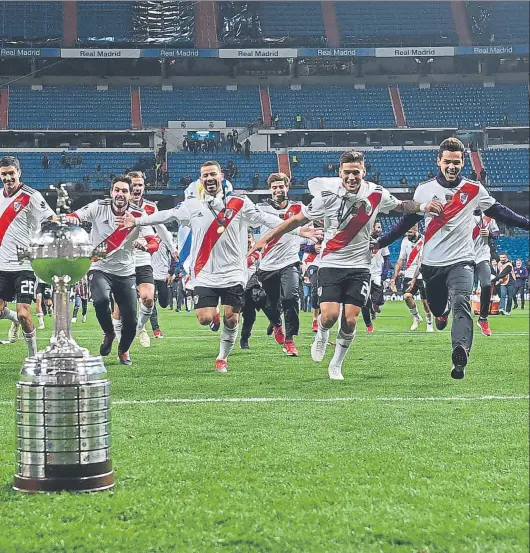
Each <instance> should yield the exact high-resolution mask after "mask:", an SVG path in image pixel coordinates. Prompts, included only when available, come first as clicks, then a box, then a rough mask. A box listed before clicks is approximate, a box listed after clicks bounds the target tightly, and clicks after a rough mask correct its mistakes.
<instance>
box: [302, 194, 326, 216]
mask: <svg viewBox="0 0 530 553" xmlns="http://www.w3.org/2000/svg"><path fill="white" fill-rule="evenodd" d="M302 213H303V214H304V217H305V218H306V219H309V220H310V221H318V220H319V219H324V216H325V215H326V204H325V202H324V198H322V196H321V195H320V194H319V195H317V196H314V197H313V199H312V200H311V202H310V203H309V204H308V205H304V206H302Z"/></svg>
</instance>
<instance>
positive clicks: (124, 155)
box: [17, 151, 153, 189]
mask: <svg viewBox="0 0 530 553" xmlns="http://www.w3.org/2000/svg"><path fill="white" fill-rule="evenodd" d="M66 155H67V159H68V160H69V161H70V168H66V167H63V166H62V165H61V152H48V153H47V156H48V159H49V160H50V167H49V169H43V168H42V156H43V152H20V153H19V154H18V155H17V157H18V158H19V160H20V163H21V166H22V181H23V182H24V183H25V184H27V185H28V186H31V187H33V188H39V189H43V188H48V187H49V186H50V185H51V184H58V183H61V182H71V183H78V182H79V183H81V182H83V177H84V176H85V175H87V176H88V182H87V184H88V185H89V186H90V188H108V186H109V182H110V181H109V175H110V174H111V173H112V174H115V175H117V174H120V173H122V172H125V170H126V169H129V170H132V169H136V168H140V167H139V166H138V164H139V161H140V158H144V159H145V164H144V166H145V165H147V167H150V166H151V165H152V160H153V155H152V154H150V153H147V152H145V153H138V152H136V153H134V152H109V151H106V152H76V151H68V152H66ZM76 158H79V161H81V163H79V164H78V163H77V162H76V161H77V160H76ZM98 164H101V173H100V175H98V173H97V171H96V168H97V166H98Z"/></svg>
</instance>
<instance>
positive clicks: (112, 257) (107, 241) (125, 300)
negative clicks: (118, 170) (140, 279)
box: [67, 175, 159, 365]
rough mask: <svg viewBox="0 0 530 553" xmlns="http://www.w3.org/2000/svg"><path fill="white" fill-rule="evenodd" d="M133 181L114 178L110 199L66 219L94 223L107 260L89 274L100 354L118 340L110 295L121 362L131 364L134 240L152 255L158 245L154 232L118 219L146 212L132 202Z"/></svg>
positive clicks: (97, 244) (96, 241)
mask: <svg viewBox="0 0 530 553" xmlns="http://www.w3.org/2000/svg"><path fill="white" fill-rule="evenodd" d="M131 189H132V181H131V179H130V178H129V177H127V176H125V175H119V176H117V177H114V178H113V179H112V184H111V189H110V198H107V199H103V200H96V201H94V202H91V203H89V204H88V205H86V206H85V207H82V208H81V209H78V210H76V211H74V212H73V213H72V214H71V215H68V216H67V219H68V220H69V221H71V222H72V223H74V224H79V223H80V222H81V223H84V222H88V223H92V231H91V233H90V238H91V241H92V245H93V246H94V247H101V248H103V249H104V251H105V254H106V257H105V258H104V259H101V260H97V261H95V262H93V263H92V266H91V268H90V271H89V273H88V282H89V285H90V293H91V295H92V300H93V302H94V310H95V311H96V317H97V319H98V322H99V324H100V326H101V328H102V330H103V332H104V338H103V343H102V344H101V346H100V348H99V352H100V354H101V355H103V356H106V355H109V354H110V352H111V351H112V342H113V341H114V338H115V333H114V327H113V325H112V317H111V311H110V302H111V294H112V296H113V297H114V300H115V301H116V303H117V304H118V307H119V309H120V313H121V316H122V320H123V329H122V333H121V337H120V340H119V344H118V359H119V361H120V363H121V364H122V365H130V364H131V363H132V362H131V359H130V356H129V348H130V346H131V344H132V342H133V340H134V337H135V335H136V322H137V320H136V276H135V270H134V269H135V268H134V250H135V241H136V240H137V239H138V238H139V237H141V238H143V239H145V244H146V246H145V249H146V250H147V251H148V252H150V253H152V252H154V251H156V250H157V249H158V245H159V242H158V241H157V240H156V238H155V236H154V231H153V229H149V228H148V229H144V230H143V231H141V232H140V231H139V230H138V229H137V230H131V229H125V228H123V227H122V226H120V225H119V223H118V222H117V221H118V217H119V216H120V215H124V214H125V213H130V214H131V216H132V217H141V216H142V215H143V214H144V212H143V211H142V210H140V208H137V207H135V206H133V205H132V204H131V203H130V197H131Z"/></svg>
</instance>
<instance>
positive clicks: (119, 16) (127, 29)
mask: <svg viewBox="0 0 530 553" xmlns="http://www.w3.org/2000/svg"><path fill="white" fill-rule="evenodd" d="M134 6H135V2H78V3H77V20H78V37H79V39H80V40H81V41H88V40H89V39H93V40H94V39H95V40H101V39H103V40H106V41H111V42H120V41H123V40H129V39H130V37H131V34H132V32H133V15H134Z"/></svg>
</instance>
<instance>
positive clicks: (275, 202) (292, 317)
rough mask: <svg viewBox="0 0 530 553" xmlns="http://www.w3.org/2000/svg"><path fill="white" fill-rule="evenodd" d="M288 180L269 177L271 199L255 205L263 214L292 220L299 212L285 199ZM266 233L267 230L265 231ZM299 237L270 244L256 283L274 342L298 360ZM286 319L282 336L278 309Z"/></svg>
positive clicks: (298, 206)
mask: <svg viewBox="0 0 530 553" xmlns="http://www.w3.org/2000/svg"><path fill="white" fill-rule="evenodd" d="M289 182H290V179H289V177H288V176H287V175H285V174H284V173H272V174H271V175H270V176H269V178H268V179H267V184H268V186H269V190H270V192H271V198H270V199H269V200H267V201H266V202H261V203H259V204H257V208H258V209H259V210H260V211H262V212H263V213H268V214H269V215H271V216H273V217H279V218H280V219H281V220H286V219H289V218H290V217H294V216H295V215H297V214H298V213H300V212H301V210H302V206H303V204H302V203H301V202H293V201H291V200H289V199H288V197H287V194H288V193H289ZM266 230H267V231H268V230H269V228H268V227H267V229H266ZM300 245H301V240H300V237H298V236H296V235H292V234H288V235H285V236H282V237H280V238H278V240H275V241H272V242H269V244H268V245H267V247H266V248H264V249H263V251H262V252H261V261H260V265H259V270H258V273H257V275H258V280H259V281H260V282H261V285H262V286H263V289H264V290H265V293H266V294H267V298H268V300H269V301H268V303H269V306H270V308H269V309H268V310H267V312H266V315H267V317H268V318H269V321H270V323H271V324H272V325H273V332H274V338H275V339H276V341H277V342H278V344H281V345H283V351H284V353H285V354H286V355H288V356H291V357H298V355H299V354H298V350H297V349H296V346H295V343H294V337H295V336H297V335H298V330H299V328H300V316H299V297H300V256H299V253H300ZM280 305H281V308H282V310H283V315H284V318H285V335H284V333H283V329H282V319H281V312H280V309H279V307H280Z"/></svg>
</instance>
